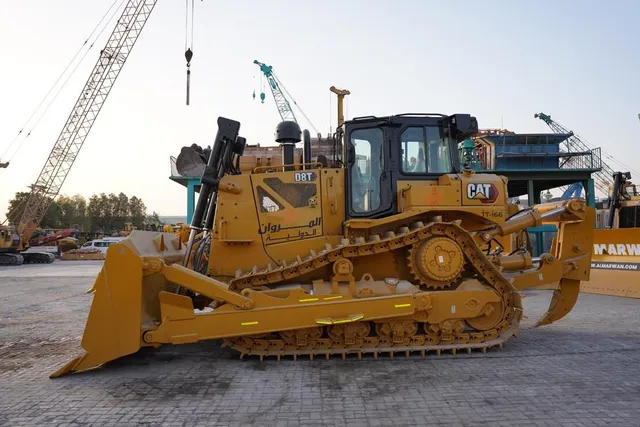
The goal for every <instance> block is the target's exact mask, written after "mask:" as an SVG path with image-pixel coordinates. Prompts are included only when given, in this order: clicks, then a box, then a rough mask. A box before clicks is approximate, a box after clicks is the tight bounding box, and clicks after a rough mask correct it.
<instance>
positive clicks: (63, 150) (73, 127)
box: [0, 0, 193, 264]
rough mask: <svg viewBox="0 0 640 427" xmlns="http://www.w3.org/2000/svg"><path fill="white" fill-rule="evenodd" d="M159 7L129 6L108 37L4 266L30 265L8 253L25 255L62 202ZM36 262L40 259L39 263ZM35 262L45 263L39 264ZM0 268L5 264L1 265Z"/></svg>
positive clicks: (135, 0) (148, 2) (134, 0)
mask: <svg viewBox="0 0 640 427" xmlns="http://www.w3.org/2000/svg"><path fill="white" fill-rule="evenodd" d="M157 1H158V0H127V2H126V5H125V7H124V10H123V11H122V14H121V15H120V17H119V18H118V21H117V24H116V27H115V28H114V29H113V32H112V33H111V35H110V36H109V39H108V40H107V43H106V45H105V46H104V48H103V49H102V50H101V51H100V56H99V58H98V61H97V62H96V64H95V66H94V67H93V71H92V72H91V74H90V75H89V78H88V79H87V81H86V83H85V85H84V87H83V89H82V91H81V92H80V96H79V97H78V99H77V101H76V103H75V105H74V107H73V109H72V110H71V114H70V115H69V117H68V118H67V121H66V123H65V125H64V126H63V128H62V131H61V132H60V135H59V136H58V139H57V140H56V142H55V144H54V146H53V149H52V150H51V152H50V153H49V157H48V158H47V160H46V162H45V164H44V166H43V167H42V170H41V171H40V174H39V175H38V179H37V180H36V182H35V184H33V185H31V193H30V194H29V198H28V201H27V202H26V205H25V206H24V210H23V212H22V215H21V216H20V220H19V222H18V226H17V233H18V235H19V236H20V241H19V243H18V244H17V245H16V241H15V240H12V243H11V244H10V245H8V244H7V245H4V247H3V245H2V244H1V243H2V242H0V252H2V253H0V255H4V258H5V261H6V260H7V258H8V257H11V256H13V259H11V260H9V261H8V262H7V263H9V264H21V263H22V261H21V260H19V259H17V258H18V257H20V258H21V257H23V256H24V262H30V261H29V260H28V259H27V257H28V256H29V255H27V254H24V253H23V254H22V255H18V254H15V253H10V252H17V251H22V250H24V249H26V246H28V242H29V239H30V238H31V235H32V234H33V231H34V230H35V228H36V227H37V225H38V223H39V222H40V221H41V220H42V218H43V217H44V215H45V214H46V212H47V210H48V209H49V207H50V206H51V204H52V203H53V201H54V199H55V197H56V196H58V194H59V192H60V189H61V188H62V185H63V184H64V182H65V180H66V178H67V176H68V174H69V171H70V170H71V167H72V166H73V163H74V162H75V160H76V158H77V156H78V153H79V152H80V149H81V148H82V146H83V144H84V142H85V140H86V138H87V136H88V134H89V132H90V130H91V127H92V126H93V124H94V122H95V120H96V118H97V117H98V114H99V113H100V110H101V109H102V106H103V105H104V102H105V101H106V99H107V97H108V95H109V93H110V92H111V89H112V88H113V85H114V83H115V81H116V79H117V78H118V76H119V74H120V71H121V70H122V67H123V66H124V64H125V62H126V61H127V58H128V57H129V54H130V53H131V50H132V49H133V46H134V45H135V43H136V41H137V40H138V36H139V35H140V33H141V32H142V30H143V28H144V26H145V24H146V22H147V20H148V19H149V17H150V16H151V12H152V11H153V10H154V7H155V5H156V3H157ZM187 7H188V2H187ZM191 14H193V4H191ZM188 16H189V12H188V11H187V26H189V23H188V22H189V21H188ZM192 16H193V15H192ZM192 21H193V18H192ZM192 56H193V52H192V51H191V48H190V47H189V48H188V49H187V51H186V52H185V57H186V59H187V105H188V104H189V101H188V99H189V93H188V90H189V74H190V71H189V66H190V61H191V58H192ZM3 165H4V166H3ZM7 165H8V164H0V167H6V166H7ZM7 241H9V239H7ZM0 258H1V257H0ZM33 258H34V259H36V257H33ZM51 261H53V260H51ZM34 262H41V261H37V260H36V261H34ZM1 263H2V259H0V264H1Z"/></svg>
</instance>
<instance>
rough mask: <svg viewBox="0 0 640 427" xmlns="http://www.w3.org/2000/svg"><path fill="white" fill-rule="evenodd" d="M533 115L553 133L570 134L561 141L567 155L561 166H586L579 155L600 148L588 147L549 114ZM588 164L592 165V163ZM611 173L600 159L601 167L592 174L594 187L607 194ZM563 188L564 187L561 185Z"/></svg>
mask: <svg viewBox="0 0 640 427" xmlns="http://www.w3.org/2000/svg"><path fill="white" fill-rule="evenodd" d="M533 117H535V118H537V119H540V120H542V121H543V122H545V123H546V124H547V126H549V127H550V128H551V130H553V131H554V132H555V133H563V134H569V135H570V136H569V138H567V139H566V140H564V141H563V142H562V146H563V147H562V148H564V152H565V153H567V157H566V158H565V160H564V162H563V163H562V165H561V167H566V168H577V169H581V168H584V167H585V166H586V165H584V158H581V157H580V156H581V155H584V154H587V153H592V152H596V151H600V148H593V147H590V146H589V145H588V144H587V143H586V142H584V141H583V140H582V139H580V138H579V137H578V136H577V135H575V134H574V133H573V132H572V131H570V130H568V129H567V128H565V127H564V126H562V125H561V124H559V123H558V122H556V121H554V120H552V119H551V116H550V115H548V114H545V113H536V114H534V115H533ZM589 166H591V167H593V165H589ZM613 174H614V171H613V169H611V167H610V166H609V165H608V164H607V163H606V162H604V161H601V169H600V170H599V171H597V172H595V173H594V174H593V181H594V184H595V187H596V188H597V189H598V190H600V191H601V192H603V193H604V194H609V187H610V186H611V185H612V184H613V180H612V177H613ZM563 189H565V188H564V187H563ZM566 189H568V188H566Z"/></svg>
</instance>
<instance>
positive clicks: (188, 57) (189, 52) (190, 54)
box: [184, 48, 193, 105]
mask: <svg viewBox="0 0 640 427" xmlns="http://www.w3.org/2000/svg"><path fill="white" fill-rule="evenodd" d="M184 57H185V59H186V60H187V105H189V94H190V90H191V69H190V68H191V59H192V58H193V51H192V50H191V48H188V49H187V51H186V52H185V53H184Z"/></svg>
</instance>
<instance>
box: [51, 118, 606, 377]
mask: <svg viewBox="0 0 640 427" xmlns="http://www.w3.org/2000/svg"><path fill="white" fill-rule="evenodd" d="M217 124H218V131H217V135H216V138H215V140H214V142H213V145H212V148H211V150H210V152H209V156H208V159H207V163H206V165H205V167H204V169H203V173H202V178H201V189H200V192H199V197H198V201H197V204H196V208H195V212H194V214H193V218H192V221H191V224H190V231H189V236H188V238H187V239H184V238H181V237H180V236H178V235H176V234H174V233H163V232H152V231H140V230H134V231H133V232H132V233H131V235H130V236H129V237H128V238H127V239H125V240H123V241H121V242H118V243H116V244H113V245H111V246H110V247H109V248H108V250H107V256H106V260H105V263H104V265H103V267H102V270H101V272H100V273H99V274H98V276H97V278H96V280H95V283H94V286H93V289H92V292H93V302H92V304H91V309H90V311H89V315H88V319H87V323H86V326H85V330H84V335H83V338H82V347H83V348H84V350H85V353H84V354H83V355H82V356H80V357H78V358H76V359H73V360H71V361H70V362H69V363H67V364H65V365H64V366H62V367H60V369H58V370H57V371H56V372H54V373H53V374H52V375H51V377H52V378H55V377H59V376H62V375H66V374H70V373H74V372H79V371H85V370H88V369H92V368H95V367H98V366H100V365H102V364H104V363H106V362H109V361H111V360H114V359H117V358H120V357H122V356H125V355H129V354H133V353H135V352H137V351H138V350H139V349H140V348H141V347H159V346H161V345H163V344H186V343H195V342H197V341H200V340H209V339H223V340H224V343H225V345H227V346H229V347H231V348H232V349H234V350H235V351H237V352H238V354H239V355H240V356H241V357H242V356H253V357H259V358H260V359H263V358H264V357H274V358H277V359H280V358H282V357H290V358H293V359H294V360H295V359H297V358H298V357H303V356H307V357H309V358H311V359H313V358H314V357H322V356H324V357H326V358H330V357H331V356H332V355H339V356H341V357H343V358H346V357H347V356H348V355H350V354H352V355H356V356H357V357H362V356H363V355H366V354H371V355H373V356H374V357H377V356H378V355H380V354H389V355H391V356H393V354H395V353H400V354H406V355H407V356H410V355H411V354H412V353H420V354H422V355H425V353H427V352H434V353H437V354H440V353H441V352H442V351H450V352H452V353H454V354H455V353H456V352H460V351H465V352H469V353H470V352H471V351H473V350H479V351H482V352H486V351H487V349H490V348H493V347H501V346H502V345H503V344H504V343H505V342H506V341H507V340H508V339H509V338H510V337H512V336H515V335H516V334H517V331H518V327H519V324H520V321H521V319H522V311H523V308H522V304H521V300H520V294H519V291H521V290H523V289H527V288H535V287H538V286H540V285H541V284H544V283H558V284H559V285H558V287H557V289H556V290H555V291H554V293H553V297H552V300H551V304H550V306H549V309H548V310H547V312H546V313H545V314H544V315H543V317H542V318H541V319H540V320H539V321H538V323H537V325H538V326H539V325H547V324H550V323H552V322H554V321H557V320H559V319H562V318H563V317H564V316H566V315H567V313H569V312H570V311H571V309H572V308H573V307H574V304H575V303H576V300H577V298H578V294H579V289H580V283H581V281H586V280H588V279H589V275H590V271H591V248H592V246H593V229H594V225H595V214H596V213H595V209H593V208H591V207H589V206H587V205H586V204H585V202H584V201H580V200H575V199H571V200H563V201H559V202H555V203H546V204H541V205H537V206H534V207H530V208H527V209H525V210H520V209H519V207H518V206H517V205H514V204H511V203H509V198H508V194H507V182H506V178H504V177H501V176H498V175H491V174H477V173H475V172H474V171H473V170H472V169H470V168H466V167H464V166H462V167H461V166H460V161H459V158H458V143H459V142H461V141H463V140H464V139H465V138H468V137H469V136H471V135H473V134H474V133H476V132H477V131H478V123H477V120H476V119H475V117H472V116H470V115H469V114H454V115H441V114H398V115H394V116H388V117H374V116H368V117H361V118H355V119H352V120H349V121H346V122H344V124H343V126H342V128H341V132H340V133H339V134H340V135H342V139H341V140H340V141H339V143H338V144H336V146H337V147H340V150H339V151H338V152H336V153H335V160H337V161H336V162H333V165H334V166H333V167H330V168H325V167H323V165H321V164H320V163H317V162H311V163H304V162H302V163H296V162H295V161H294V146H295V144H296V143H298V142H300V141H301V140H304V141H303V142H304V144H305V145H307V144H308V141H307V139H308V135H309V132H307V131H305V132H304V133H303V132H301V130H300V127H299V126H298V125H297V123H295V122H292V121H285V122H282V123H280V124H279V125H278V126H277V128H276V138H275V140H276V142H278V143H279V144H280V146H281V150H282V159H283V162H282V165H279V166H274V165H270V166H266V167H265V166H255V167H253V168H252V169H250V170H242V167H241V165H242V164H245V165H247V164H255V163H256V162H252V161H250V159H245V160H246V161H244V162H242V161H241V160H242V159H243V158H244V157H245V147H246V146H247V141H246V140H245V139H244V138H242V137H241V136H239V131H240V123H239V122H237V121H234V120H230V119H227V118H224V117H220V118H218V122H217ZM412 157H415V158H416V159H417V162H416V163H415V164H412V162H410V158H412ZM541 224H554V225H555V226H556V227H557V229H558V233H557V236H556V237H555V240H554V244H553V245H552V247H551V250H550V252H549V253H545V254H542V255H541V256H540V257H535V258H534V257H532V256H531V254H530V253H529V252H528V251H527V250H526V249H525V248H521V247H514V246H513V244H512V242H513V241H514V240H515V239H513V237H514V235H517V234H518V233H522V232H525V231H526V229H527V228H529V227H533V226H539V225H541ZM185 240H186V244H185Z"/></svg>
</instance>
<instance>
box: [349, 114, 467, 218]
mask: <svg viewBox="0 0 640 427" xmlns="http://www.w3.org/2000/svg"><path fill="white" fill-rule="evenodd" d="M477 131H478V121H477V120H476V118H475V117H472V116H470V115H469V114H454V115H451V116H445V115H441V114H400V115H396V116H389V117H373V116H368V117H360V118H356V119H353V120H351V121H348V122H345V132H344V140H345V141H346V144H345V145H346V151H347V152H346V160H347V162H346V163H347V168H348V172H347V178H346V181H347V188H348V189H349V191H348V208H347V211H348V214H349V215H348V216H349V217H351V218H376V217H383V216H387V215H391V214H394V213H396V212H397V200H396V197H395V194H396V188H397V182H398V180H401V181H407V180H411V181H419V180H436V179H438V177H439V176H441V175H443V174H447V173H457V172H458V171H459V170H460V166H459V159H458V143H459V142H460V141H463V140H464V139H466V138H467V137H469V136H471V135H473V134H475V133H476V132H477Z"/></svg>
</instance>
